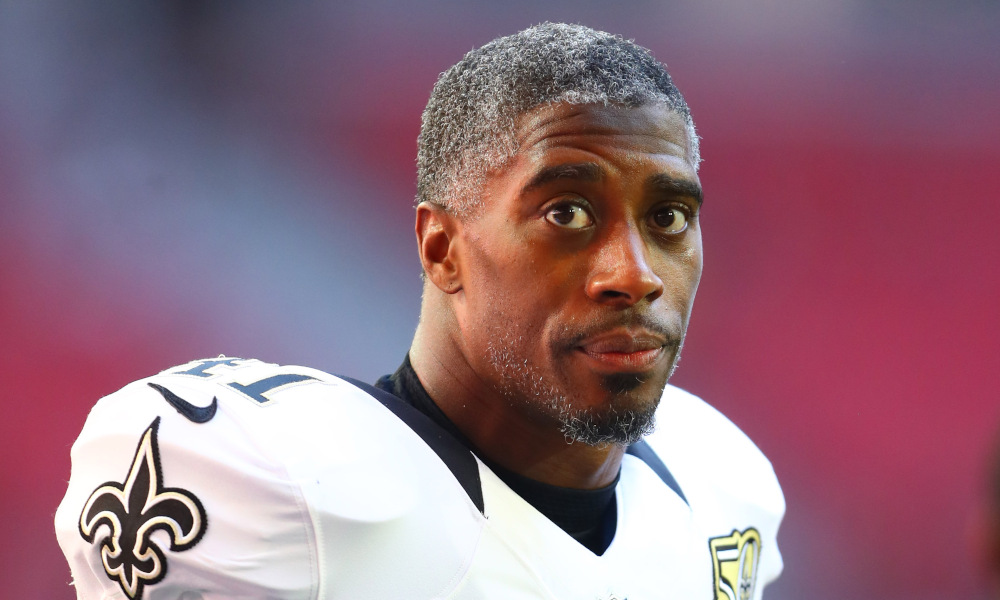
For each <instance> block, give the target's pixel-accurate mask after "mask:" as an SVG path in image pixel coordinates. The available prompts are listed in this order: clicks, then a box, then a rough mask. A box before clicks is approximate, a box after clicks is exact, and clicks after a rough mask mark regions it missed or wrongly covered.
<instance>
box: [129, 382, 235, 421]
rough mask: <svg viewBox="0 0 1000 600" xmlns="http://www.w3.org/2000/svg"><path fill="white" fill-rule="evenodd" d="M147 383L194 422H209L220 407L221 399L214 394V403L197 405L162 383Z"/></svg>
mask: <svg viewBox="0 0 1000 600" xmlns="http://www.w3.org/2000/svg"><path fill="white" fill-rule="evenodd" d="M147 383H148V384H149V387H151V388H153V389H154V390H156V391H158V392H160V394H161V395H162V396H163V399H164V400H166V401H167V402H168V403H169V404H170V406H173V407H174V408H175V409H177V412H179V413H181V414H182V415H184V417H185V418H187V420H188V421H191V422H192V423H208V422H209V421H211V420H212V417H214V416H215V410H216V409H217V408H219V399H218V398H216V397H215V396H212V403H211V404H209V405H208V406H195V405H194V404H191V403H190V402H188V401H187V400H185V399H183V398H181V397H180V396H178V395H177V394H175V393H173V392H171V391H170V390H168V389H167V388H165V387H163V386H162V385H157V384H155V383H152V382H147Z"/></svg>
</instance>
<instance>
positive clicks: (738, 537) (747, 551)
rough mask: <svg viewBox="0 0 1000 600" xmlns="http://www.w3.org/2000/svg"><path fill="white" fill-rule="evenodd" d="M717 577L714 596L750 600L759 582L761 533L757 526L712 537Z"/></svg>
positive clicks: (718, 599)
mask: <svg viewBox="0 0 1000 600" xmlns="http://www.w3.org/2000/svg"><path fill="white" fill-rule="evenodd" d="M708 547H709V548H711V550H712V570H713V572H714V580H715V595H714V596H713V597H712V598H713V600H750V599H751V598H753V592H754V587H755V586H756V584H757V565H758V563H759V562H760V533H758V532H757V530H756V529H754V528H753V527H749V528H747V529H744V530H743V531H737V530H736V529H734V530H733V532H732V533H731V534H729V535H724V536H719V537H714V538H710V539H709V540H708Z"/></svg>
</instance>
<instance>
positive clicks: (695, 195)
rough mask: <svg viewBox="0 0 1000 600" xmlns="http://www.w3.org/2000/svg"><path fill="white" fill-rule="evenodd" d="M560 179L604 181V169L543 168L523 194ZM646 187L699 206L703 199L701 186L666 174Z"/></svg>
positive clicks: (584, 165)
mask: <svg viewBox="0 0 1000 600" xmlns="http://www.w3.org/2000/svg"><path fill="white" fill-rule="evenodd" d="M560 179H571V180H575V181H586V182H597V181H601V180H602V179H604V169H603V168H602V167H601V166H600V165H598V164H597V163H591V162H587V163H572V164H567V165H554V166H551V167H545V168H544V169H542V170H540V171H539V172H537V173H535V175H534V176H533V177H532V178H531V179H530V180H529V181H528V183H526V184H525V185H524V187H523V188H522V189H521V191H522V193H523V192H530V191H533V190H536V189H538V188H540V187H542V186H544V185H546V184H549V183H552V182H553V181H558V180H560ZM646 187H647V189H649V190H650V191H651V192H653V193H655V194H658V195H670V196H686V197H688V198H692V199H693V200H695V201H696V202H697V203H698V206H701V204H702V201H703V197H702V190H701V186H700V185H698V184H697V183H695V182H693V181H691V180H689V179H678V178H677V177H672V176H670V175H667V174H666V173H657V174H656V175H653V176H651V177H650V178H649V179H648V180H647V181H646Z"/></svg>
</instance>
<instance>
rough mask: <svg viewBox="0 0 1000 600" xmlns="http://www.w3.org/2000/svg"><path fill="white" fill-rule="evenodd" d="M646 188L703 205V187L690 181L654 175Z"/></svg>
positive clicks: (661, 174)
mask: <svg viewBox="0 0 1000 600" xmlns="http://www.w3.org/2000/svg"><path fill="white" fill-rule="evenodd" d="M646 186H647V187H648V188H649V189H650V190H651V191H653V192H655V193H658V194H669V195H671V196H687V197H688V198H692V199H694V200H695V201H697V202H698V206H701V204H702V200H703V197H702V191H701V186H700V185H698V184H697V183H695V182H693V181H691V180H689V179H678V178H676V177H671V176H670V175H667V174H665V173H659V174H657V175H653V176H652V177H650V178H649V180H647V182H646Z"/></svg>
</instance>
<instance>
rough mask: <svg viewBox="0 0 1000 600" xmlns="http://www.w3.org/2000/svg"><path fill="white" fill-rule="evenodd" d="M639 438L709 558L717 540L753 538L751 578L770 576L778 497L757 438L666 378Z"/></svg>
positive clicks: (776, 556)
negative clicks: (755, 560)
mask: <svg viewBox="0 0 1000 600" xmlns="http://www.w3.org/2000/svg"><path fill="white" fill-rule="evenodd" d="M646 441H647V442H648V443H649V445H650V446H651V447H652V448H653V449H654V451H655V452H656V453H657V455H658V456H659V457H660V458H661V459H662V460H663V462H664V463H665V464H666V465H667V468H668V469H669V470H670V472H671V473H672V474H673V476H674V477H675V478H676V479H677V482H678V484H679V485H680V488H681V490H682V491H683V492H684V494H685V496H686V497H687V499H688V501H689V504H690V507H691V511H692V516H693V518H694V520H695V522H696V523H697V524H698V527H699V528H701V530H702V531H703V532H704V534H705V536H706V537H707V538H708V540H709V545H710V547H711V549H712V552H713V557H714V560H716V562H717V563H718V562H719V561H720V560H722V558H721V557H722V556H723V555H724V552H723V551H722V550H720V549H721V548H726V547H730V548H741V549H742V548H743V547H744V545H745V544H747V543H752V544H756V546H755V547H756V548H758V550H759V552H760V563H759V577H758V580H759V581H760V582H761V583H762V584H766V583H767V582H769V581H772V580H773V579H774V578H776V577H777V576H778V574H779V573H780V572H781V569H782V559H781V554H780V552H779V551H778V542H777V533H778V527H779V525H780V524H781V520H782V518H783V516H784V513H785V498H784V495H783V493H782V491H781V486H780V485H779V483H778V478H777V476H776V475H775V473H774V468H773V467H772V465H771V462H770V461H769V460H768V459H767V457H766V456H764V454H763V453H762V452H761V451H760V449H759V448H758V447H757V445H756V444H754V443H753V441H752V440H751V439H750V438H749V437H747V435H746V434H745V433H743V432H742V431H741V430H740V429H739V428H738V427H737V426H736V425H735V424H733V422H732V421H730V420H729V419H728V418H726V416H725V415H723V414H722V413H721V412H719V411H718V410H716V409H715V408H714V407H712V406H710V405H709V404H708V403H706V402H705V401H704V400H702V399H701V398H699V397H697V396H695V395H693V394H690V393H688V392H686V391H684V390H681V389H679V388H676V387H673V386H669V385H668V386H667V387H666V389H665V390H664V392H663V398H662V400H661V402H660V408H659V409H658V410H657V414H656V431H655V432H654V433H653V434H652V435H650V436H649V437H647V438H646ZM717 553H718V554H717Z"/></svg>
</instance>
